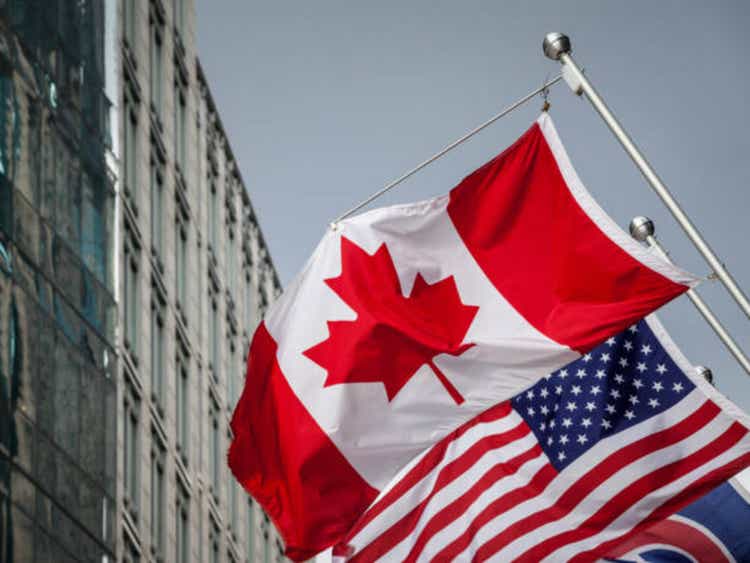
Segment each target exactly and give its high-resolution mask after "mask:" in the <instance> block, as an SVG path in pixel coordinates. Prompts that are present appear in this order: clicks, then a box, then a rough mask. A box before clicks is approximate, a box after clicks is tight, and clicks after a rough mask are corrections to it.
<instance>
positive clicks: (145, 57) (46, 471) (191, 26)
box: [0, 0, 283, 563]
mask: <svg viewBox="0 0 750 563" xmlns="http://www.w3.org/2000/svg"><path fill="white" fill-rule="evenodd" d="M194 14H195V9H194V5H193V2H192V0H76V1H75V2H73V1H69V0H14V1H12V2H3V1H0V561H3V562H4V561H13V562H26V561H29V562H32V561H56V562H79V561H80V562H83V561H95V562H97V563H101V562H106V561H151V562H163V563H166V562H173V561H174V562H178V563H179V562H185V561H192V562H204V561H224V562H235V561H237V562H240V561H243V562H244V561H278V560H281V559H282V558H283V556H282V551H281V549H282V548H281V544H280V542H279V540H278V536H277V535H276V533H275V531H274V530H273V527H272V525H271V524H270V522H269V521H268V519H267V517H266V516H265V515H264V514H263V513H262V511H261V510H260V509H259V508H258V506H257V505H255V503H253V502H252V501H251V500H250V499H249V498H248V497H247V495H246V494H245V493H244V492H243V491H241V490H240V488H239V487H238V486H237V485H236V483H235V481H234V479H233V478H232V476H231V475H230V473H229V470H228V468H227V466H226V453H225V452H226V450H227V447H228V444H229V440H230V430H229V420H230V416H231V412H232V408H233V406H234V403H235V402H236V400H237V398H238V395H239V392H240V391H241V388H242V385H243V378H244V364H245V354H246V351H247V349H248V346H249V338H250V336H251V335H252V331H253V330H254V328H255V326H256V324H257V323H258V321H259V319H260V317H261V316H262V314H263V312H264V310H265V308H266V307H267V306H268V304H269V303H270V302H271V301H272V300H273V299H274V298H275V297H276V296H277V295H278V293H279V291H280V285H279V281H278V279H277V277H276V274H275V270H274V268H273V265H272V263H271V260H270V257H269V255H268V252H267V250H266V246H265V244H264V242H263V238H262V235H261V233H260V230H259V228H258V223H257V220H256V217H255V214H254V211H253V208H252V205H251V203H250V199H249V197H248V192H247V190H246V188H245V184H244V182H243V179H242V176H241V174H240V171H239V169H238V167H237V164H236V161H235V159H234V156H233V154H232V150H231V148H230V146H229V143H228V141H227V138H226V135H225V133H224V130H223V127H222V124H221V120H220V118H219V115H218V112H217V110H216V107H215V105H214V103H213V100H212V98H211V94H210V91H209V88H208V85H207V83H206V79H205V76H204V74H203V72H202V71H201V68H200V65H199V63H198V59H197V56H196V53H195V39H194V34H195V17H194Z"/></svg>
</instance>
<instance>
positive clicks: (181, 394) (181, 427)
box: [175, 357, 190, 465]
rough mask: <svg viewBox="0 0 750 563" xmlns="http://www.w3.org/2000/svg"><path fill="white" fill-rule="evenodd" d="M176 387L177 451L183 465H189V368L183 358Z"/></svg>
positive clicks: (178, 368)
mask: <svg viewBox="0 0 750 563" xmlns="http://www.w3.org/2000/svg"><path fill="white" fill-rule="evenodd" d="M175 371H176V376H177V381H176V386H177V411H176V416H175V423H176V424H177V428H176V430H177V433H176V434H177V450H178V451H179V452H180V457H181V458H182V461H183V463H185V465H187V462H188V444H189V440H190V434H189V431H190V424H189V420H190V419H189V416H190V415H189V412H190V409H189V404H188V400H189V398H190V396H189V392H188V383H189V381H188V366H187V360H185V359H184V358H182V357H178V359H177V369H176V370H175Z"/></svg>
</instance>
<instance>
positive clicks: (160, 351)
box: [151, 304, 164, 411]
mask: <svg viewBox="0 0 750 563" xmlns="http://www.w3.org/2000/svg"><path fill="white" fill-rule="evenodd" d="M163 319H164V317H163V311H162V310H161V307H160V306H159V305H157V304H154V305H153V306H152V308H151V395H152V398H153V400H154V402H156V404H157V406H158V407H159V409H158V410H159V411H161V408H162V407H163V400H164V324H163V322H164V321H163Z"/></svg>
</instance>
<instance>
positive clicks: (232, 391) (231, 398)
mask: <svg viewBox="0 0 750 563" xmlns="http://www.w3.org/2000/svg"><path fill="white" fill-rule="evenodd" d="M235 361H236V352H235V346H234V341H231V342H230V343H229V370H228V371H227V403H228V404H229V407H230V408H234V405H235V403H236V401H237V373H236V372H235V369H236V366H235Z"/></svg>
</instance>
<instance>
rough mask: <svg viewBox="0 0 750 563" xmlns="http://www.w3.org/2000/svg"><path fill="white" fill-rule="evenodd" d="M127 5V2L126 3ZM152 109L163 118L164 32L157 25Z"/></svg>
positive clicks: (153, 39) (153, 32)
mask: <svg viewBox="0 0 750 563" xmlns="http://www.w3.org/2000/svg"><path fill="white" fill-rule="evenodd" d="M126 4H127V1H126ZM150 51H151V53H150V54H151V56H150V59H151V61H150V62H151V68H150V71H151V72H150V74H151V107H152V108H153V109H154V112H155V113H156V115H157V116H158V117H161V106H162V80H163V73H162V60H163V55H162V51H163V49H162V30H161V27H160V26H159V25H158V24H157V23H152V24H151V49H150Z"/></svg>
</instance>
